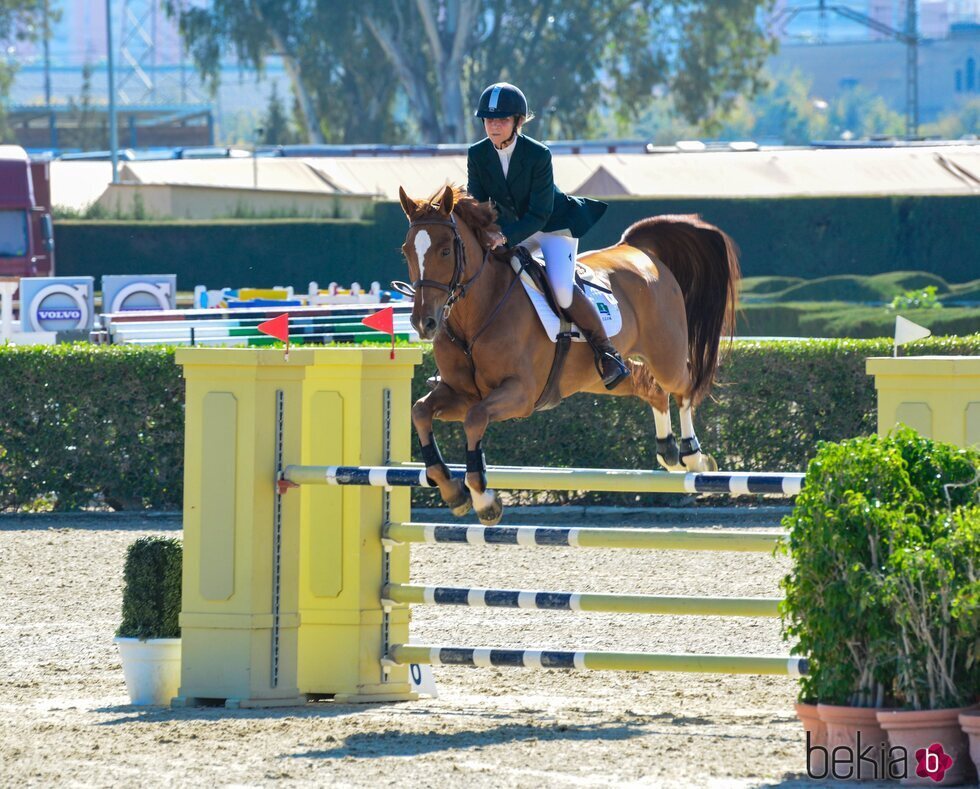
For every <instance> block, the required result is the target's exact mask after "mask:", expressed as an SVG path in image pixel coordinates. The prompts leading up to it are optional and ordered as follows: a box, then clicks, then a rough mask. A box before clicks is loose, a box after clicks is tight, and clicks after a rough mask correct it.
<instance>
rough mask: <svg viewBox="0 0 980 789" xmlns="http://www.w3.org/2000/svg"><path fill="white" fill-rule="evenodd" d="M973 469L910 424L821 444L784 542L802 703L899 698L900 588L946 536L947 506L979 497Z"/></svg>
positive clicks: (976, 465)
mask: <svg viewBox="0 0 980 789" xmlns="http://www.w3.org/2000/svg"><path fill="white" fill-rule="evenodd" d="M978 471H980V452H978V451H977V450H964V449H959V448H957V447H954V446H952V445H950V444H944V443H942V442H935V441H931V440H929V439H926V438H923V437H922V436H920V435H919V434H918V433H916V432H915V431H913V430H910V429H907V428H906V429H902V430H897V431H895V432H894V433H893V434H891V435H889V436H887V437H884V438H881V437H878V436H868V437H862V438H854V439H848V440H845V441H842V442H839V443H833V442H822V443H821V444H820V445H819V447H818V450H817V454H816V457H814V459H813V460H812V461H811V462H810V464H809V466H808V467H807V471H806V474H807V476H806V485H805V486H804V488H803V491H802V492H801V493H800V495H799V496H797V499H796V504H795V507H794V509H793V512H792V514H791V515H789V516H787V517H786V518H784V519H783V525H784V526H785V527H786V529H787V531H788V534H789V541H788V543H787V544H786V545H785V546H783V550H784V551H785V552H787V553H789V554H790V555H791V556H792V560H793V566H792V570H791V572H790V573H789V574H788V575H787V576H786V577H785V578H784V579H783V582H782V585H783V588H784V590H785V592H786V598H785V601H784V603H783V604H782V611H783V616H784V620H783V621H784V635H785V637H786V638H788V639H796V640H797V641H798V643H797V645H796V646H794V652H796V653H797V654H804V655H807V656H808V658H809V661H810V663H809V673H808V675H807V676H805V677H803V678H802V680H801V694H800V695H801V698H802V699H803V700H805V701H811V702H812V701H814V700H816V701H820V702H822V703H828V704H843V705H850V706H872V707H881V706H885V705H891V704H895V703H899V702H903V701H905V700H906V698H907V695H906V694H907V690H908V682H902V681H900V678H899V675H900V673H901V672H903V671H904V672H905V675H916V676H917V673H916V672H915V671H914V669H912V668H910V667H909V666H903V665H902V663H903V661H902V659H901V657H900V655H901V653H902V648H901V645H900V644H899V642H900V641H901V640H902V637H903V635H908V633H909V632H910V625H909V618H908V616H907V614H908V611H907V610H905V609H906V608H907V607H908V605H910V604H911V603H910V600H911V598H910V597H909V595H908V594H904V593H905V592H907V591H908V585H909V584H912V585H913V586H914V578H915V574H914V572H913V569H912V568H913V566H914V564H915V560H914V556H915V555H917V554H919V553H920V552H921V551H923V549H932V548H934V547H936V548H937V550H938V547H937V546H940V545H941V544H942V541H943V540H945V539H947V538H948V537H949V535H950V531H951V529H950V519H949V518H948V517H946V516H945V515H944V514H945V513H949V512H956V511H957V510H958V508H961V507H963V506H965V505H967V504H969V503H970V502H971V501H973V500H974V499H975V498H976V496H977V494H978V492H980V481H978V476H977V474H978ZM919 580H920V581H922V582H923V583H924V582H925V576H924V575H922V574H920V576H919ZM911 597H912V598H914V597H915V594H914V593H913V594H912V596H911ZM912 602H914V600H912ZM930 610H931V609H930ZM966 616H967V615H966V614H964V619H966ZM921 636H922V634H921V632H917V633H916V634H915V635H914V637H915V638H919V637H921ZM974 692H975V691H974Z"/></svg>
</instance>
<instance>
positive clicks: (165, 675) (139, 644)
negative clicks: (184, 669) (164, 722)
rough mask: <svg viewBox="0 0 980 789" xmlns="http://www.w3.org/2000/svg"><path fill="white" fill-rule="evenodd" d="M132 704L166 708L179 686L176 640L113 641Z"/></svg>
mask: <svg viewBox="0 0 980 789" xmlns="http://www.w3.org/2000/svg"><path fill="white" fill-rule="evenodd" d="M115 641H116V644H117V645H118V647H119V657H120V659H121V660H122V669H123V676H124V677H125V678H126V690H128V691H129V698H130V701H131V702H132V703H133V704H157V705H169V704H170V700H171V699H172V698H173V697H174V696H176V695H177V688H178V687H179V685H180V639H179V638H150V639H147V640H146V641H140V640H139V639H138V638H116V639H115Z"/></svg>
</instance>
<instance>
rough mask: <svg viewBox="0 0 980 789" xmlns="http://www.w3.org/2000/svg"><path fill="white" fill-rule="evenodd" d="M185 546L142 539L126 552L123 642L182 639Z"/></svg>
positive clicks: (120, 633) (169, 539)
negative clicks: (182, 583) (182, 588)
mask: <svg viewBox="0 0 980 789" xmlns="http://www.w3.org/2000/svg"><path fill="white" fill-rule="evenodd" d="M183 550H184V549H183V545H182V543H181V541H180V540H178V539H175V538H173V537H141V538H140V539H138V540H136V542H134V543H132V544H131V545H130V546H129V548H128V549H127V551H126V566H125V569H124V570H123V583H124V585H123V602H122V623H121V624H120V625H119V630H117V631H116V635H117V636H119V637H120V638H139V639H147V638H180V621H179V617H180V600H181V597H180V595H181V569H182V563H183Z"/></svg>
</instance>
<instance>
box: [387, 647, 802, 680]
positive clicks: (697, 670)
mask: <svg viewBox="0 0 980 789" xmlns="http://www.w3.org/2000/svg"><path fill="white" fill-rule="evenodd" d="M389 656H390V658H391V660H392V661H393V662H394V663H396V664H398V665H402V666H404V665H411V664H413V663H415V664H418V665H433V666H478V667H481V668H483V667H489V666H509V667H512V668H558V669H579V670H593V671H686V672H690V673H694V674H776V675H781V676H791V677H798V676H801V675H803V674H806V673H807V660H806V658H799V657H791V656H789V655H786V656H782V655H779V656H770V655H658V654H652V653H648V652H584V651H576V652H564V651H559V650H550V649H492V648H474V647H440V646H427V645H426V646H417V645H415V644H412V645H411V646H408V645H406V644H396V645H395V646H393V647H392V648H391V651H390V653H389Z"/></svg>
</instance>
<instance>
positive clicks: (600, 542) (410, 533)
mask: <svg viewBox="0 0 980 789" xmlns="http://www.w3.org/2000/svg"><path fill="white" fill-rule="evenodd" d="M384 536H385V537H386V538H387V539H389V540H394V541H395V542H408V543H412V542H416V543H419V542H424V543H443V544H451V545H514V546H518V545H519V546H522V547H535V546H538V547H549V548H629V549H633V550H637V549H638V550H661V551H663V550H673V551H739V552H755V553H772V552H773V550H774V549H775V548H776V546H777V545H778V544H780V543H782V542H785V541H786V535H785V534H780V533H774V532H769V533H766V532H750V531H740V530H735V529H617V528H588V527H583V528H561V527H557V526H475V525H473V526H471V525H466V526H457V525H454V524H442V523H391V524H388V526H387V527H386V528H385V532H384Z"/></svg>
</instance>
